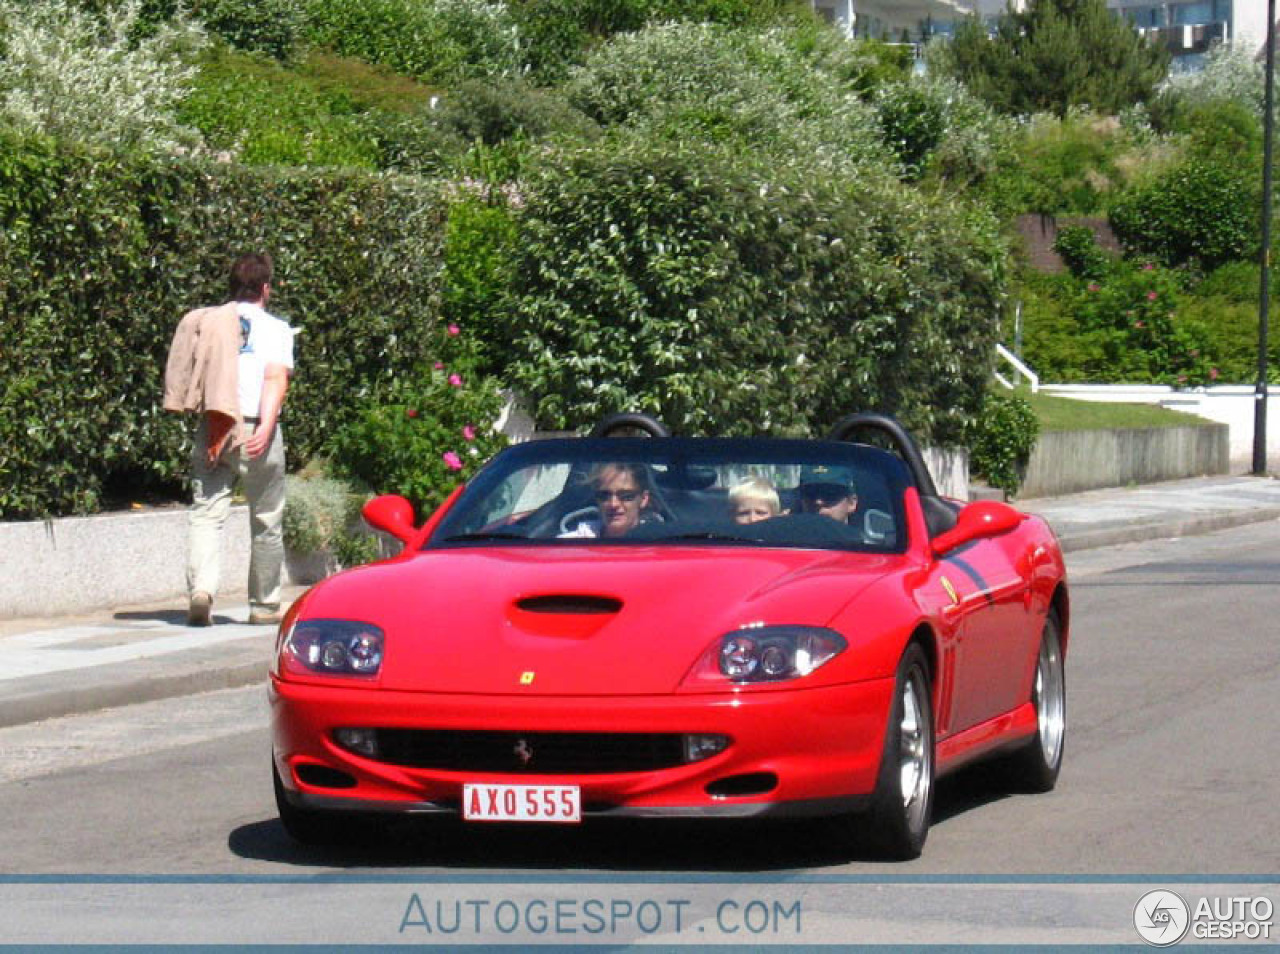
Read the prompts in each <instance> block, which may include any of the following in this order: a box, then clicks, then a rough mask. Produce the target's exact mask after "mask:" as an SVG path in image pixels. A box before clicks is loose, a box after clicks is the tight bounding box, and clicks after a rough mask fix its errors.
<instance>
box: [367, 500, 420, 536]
mask: <svg viewBox="0 0 1280 954" xmlns="http://www.w3.org/2000/svg"><path fill="white" fill-rule="evenodd" d="M360 516H362V517H364V520H365V523H367V524H368V525H369V526H371V527H373V529H375V530H382V531H383V532H385V533H389V534H391V535H392V536H393V537H395V538H396V539H397V540H400V541H402V542H404V543H408V542H409V539H410V538H411V537H412V536H413V535H414V533H416V532H417V531H416V530H415V529H414V526H413V504H411V503H409V501H407V500H405V499H404V498H403V497H400V496H397V495H396V494H383V495H382V496H381V497H374V498H373V499H372V500H370V501H369V502H368V503H367V504H365V505H364V507H363V508H362V509H361V511H360Z"/></svg>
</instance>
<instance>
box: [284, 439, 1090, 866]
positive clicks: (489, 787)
mask: <svg viewBox="0 0 1280 954" xmlns="http://www.w3.org/2000/svg"><path fill="white" fill-rule="evenodd" d="M620 425H628V426H631V427H639V428H641V429H642V430H647V431H648V432H649V433H651V434H653V435H654V436H652V437H611V436H607V435H608V434H609V433H610V432H612V431H613V430H614V429H615V428H616V427H618V426H620ZM864 437H866V438H868V442H866V443H864V442H861V440H860V439H862V438H864ZM886 448H887V449H886ZM365 517H366V519H367V520H368V522H369V523H370V524H372V525H374V526H375V527H378V528H380V529H382V530H384V531H387V532H389V533H391V534H393V535H394V536H396V537H398V538H399V539H401V540H403V541H404V550H403V552H402V553H401V554H400V555H399V556H397V557H394V558H393V559H390V560H385V561H383V562H380V563H376V564H372V565H370V566H364V567H359V568H357V569H353V570H350V571H347V572H345V573H340V574H338V575H337V576H334V577H331V578H330V579H328V580H325V581H324V582H323V583H321V584H319V585H318V586H316V587H314V588H313V589H311V590H310V591H309V592H307V593H306V594H305V595H304V596H303V597H302V598H301V599H299V600H298V601H297V602H296V603H295V604H294V605H293V607H292V609H291V610H290V612H289V614H288V616H287V617H286V619H285V620H284V622H283V624H282V626H281V629H280V636H279V640H278V647H277V653H276V658H275V660H274V663H273V667H272V673H271V687H270V695H271V705H272V712H273V737H274V738H273V741H274V752H273V769H274V775H275V790H276V800H277V804H278V806H279V812H280V818H281V821H282V822H283V824H284V826H285V828H286V829H287V831H288V832H289V834H290V835H292V836H293V837H294V838H296V839H299V840H301V841H304V842H315V841H327V840H331V839H334V838H337V837H340V836H341V835H342V833H343V831H344V829H345V828H346V827H347V826H348V824H349V823H350V822H351V821H352V820H353V818H355V817H361V818H364V817H367V814H368V813H373V812H411V813H440V814H445V815H452V816H456V817H459V818H461V819H463V820H464V821H465V823H466V824H483V823H489V822H511V823H532V824H542V825H559V824H574V823H579V822H582V821H584V820H588V819H591V818H593V817H597V816H638V817H664V818H671V817H683V818H706V817H713V816H723V817H748V816H752V817H756V816H804V815H823V816H830V817H831V818H832V821H833V827H834V829H835V831H836V832H838V833H843V834H845V835H847V836H850V837H851V839H856V840H857V841H856V843H858V844H867V843H868V840H870V841H871V842H873V843H875V844H876V845H877V846H878V848H879V849H880V850H881V851H882V853H883V854H884V855H886V856H887V857H892V858H912V857H915V856H917V855H919V854H920V851H921V849H922V848H923V846H924V842H925V837H926V835H927V833H928V829H929V820H930V812H931V809H932V805H933V794H934V782H935V779H936V778H937V777H938V776H939V775H940V774H942V773H944V772H949V771H952V770H953V769H955V768H957V767H959V766H961V765H964V764H966V763H968V762H971V761H973V760H975V759H979V758H985V757H990V756H999V757H1000V758H1002V759H1004V760H1005V762H1006V763H1007V765H1008V767H1009V768H1010V770H1011V778H1012V780H1013V781H1014V783H1015V784H1016V785H1017V786H1018V787H1019V788H1021V789H1023V790H1035V791H1047V790H1048V789H1050V788H1052V787H1053V785H1054V783H1055V781H1056V779H1057V776H1058V771H1059V768H1060V767H1061V765H1062V754H1063V743H1064V738H1065V733H1066V691H1065V681H1064V659H1065V656H1066V650H1067V634H1068V623H1069V607H1068V594H1067V581H1066V574H1065V568H1064V565H1063V560H1062V554H1061V551H1060V549H1059V546H1058V543H1057V540H1056V539H1055V537H1054V535H1053V533H1052V531H1051V530H1050V529H1049V527H1048V526H1047V525H1046V524H1045V523H1044V522H1043V521H1042V520H1040V519H1039V518H1037V517H1034V516H1028V515H1026V514H1023V513H1020V512H1019V511H1017V510H1015V509H1013V508H1012V507H1010V506H1007V505H1005V504H1003V503H997V502H994V501H980V502H975V503H970V504H968V505H963V504H961V503H959V502H956V501H952V500H948V499H945V498H943V497H940V496H939V495H938V494H937V492H936V491H935V489H934V484H933V481H932V479H931V478H930V475H929V472H928V470H927V468H926V467H925V464H924V462H923V459H922V457H921V455H920V453H919V450H918V448H917V446H916V444H915V443H914V441H913V440H912V439H911V437H910V436H909V435H908V434H907V433H906V432H905V431H904V430H903V429H902V428H901V427H900V426H899V425H898V424H897V422H895V421H893V420H892V419H890V418H886V417H882V416H879V415H869V414H861V415H853V416H851V417H850V418H847V419H846V420H845V421H842V422H841V423H840V425H838V426H837V428H836V429H835V431H833V433H832V435H831V437H830V438H829V439H827V440H785V439H764V438H760V439H746V438H742V439H738V438H681V437H672V436H670V435H669V434H668V433H667V432H666V430H665V429H664V428H662V426H661V425H660V424H658V423H657V422H655V421H653V420H652V419H651V418H646V417H644V416H642V415H617V416H615V418H611V419H610V420H609V421H608V422H606V423H605V424H603V425H602V426H601V427H598V428H597V429H596V432H593V435H592V436H591V437H586V438H577V439H565V440H547V441H535V442H530V443H526V444H520V445H517V446H513V447H510V448H508V449H506V450H504V451H503V452H501V453H500V454H498V455H497V456H496V457H495V458H494V459H493V460H492V461H491V462H490V463H489V464H488V465H487V466H486V467H485V468H484V469H483V470H481V471H480V473H478V474H477V475H476V477H475V478H474V479H473V480H472V481H471V482H470V483H469V484H467V485H466V486H465V487H461V488H459V489H458V490H457V491H455V493H454V494H453V496H451V497H450V498H449V499H448V500H447V501H446V502H445V503H444V504H443V505H442V506H441V507H440V508H439V509H438V510H437V511H436V513H435V514H433V515H432V516H431V517H430V519H428V520H427V521H426V522H425V523H424V524H422V525H421V526H417V527H416V526H415V525H414V515H413V510H412V508H411V507H410V505H409V503H408V502H407V501H405V500H404V499H402V498H397V497H379V498H377V499H375V500H373V501H371V502H370V503H369V504H368V505H367V506H366V508H365Z"/></svg>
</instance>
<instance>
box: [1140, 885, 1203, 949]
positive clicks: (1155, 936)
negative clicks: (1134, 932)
mask: <svg viewBox="0 0 1280 954" xmlns="http://www.w3.org/2000/svg"><path fill="white" fill-rule="evenodd" d="M1190 924H1191V909H1190V908H1188V907H1187V902H1185V901H1183V900H1182V898H1180V897H1179V896H1178V895H1176V894H1174V893H1173V892H1172V891H1166V890H1164V889H1163V888H1160V889H1158V890H1156V891H1148V892H1147V893H1146V894H1144V895H1143V896H1142V897H1141V898H1139V899H1138V903H1137V905H1136V906H1135V907H1134V909H1133V926H1134V927H1136V928H1137V929H1138V934H1140V935H1141V936H1142V939H1143V940H1144V941H1146V942H1147V943H1148V944H1154V945H1155V946H1156V947H1168V946H1169V945H1170V944H1177V943H1178V942H1179V941H1181V940H1182V939H1183V938H1184V937H1185V936H1186V933H1187V928H1188V927H1189V926H1190Z"/></svg>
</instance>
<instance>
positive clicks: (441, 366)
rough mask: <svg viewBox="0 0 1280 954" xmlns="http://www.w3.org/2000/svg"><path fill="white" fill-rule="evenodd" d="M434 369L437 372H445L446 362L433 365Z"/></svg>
mask: <svg viewBox="0 0 1280 954" xmlns="http://www.w3.org/2000/svg"><path fill="white" fill-rule="evenodd" d="M432 367H433V368H435V369H436V370H437V371H443V370H444V362H443V361H437V362H436V363H435V364H433V365H432Z"/></svg>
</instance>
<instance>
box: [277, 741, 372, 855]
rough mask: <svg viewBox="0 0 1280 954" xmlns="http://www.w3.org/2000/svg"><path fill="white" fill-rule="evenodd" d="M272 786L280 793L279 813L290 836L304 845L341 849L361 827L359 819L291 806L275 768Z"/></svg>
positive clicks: (281, 822)
mask: <svg viewBox="0 0 1280 954" xmlns="http://www.w3.org/2000/svg"><path fill="white" fill-rule="evenodd" d="M271 782H272V787H273V788H274V789H275V793H276V812H277V813H278V814H279V815H280V824H281V825H283V826H284V830H285V832H286V834H288V836H289V837H290V838H292V839H293V840H294V841H296V842H299V843H300V844H303V845H320V846H323V845H341V844H345V843H347V842H349V841H351V840H352V838H353V836H354V835H355V829H356V827H357V826H358V825H359V821H358V820H357V819H356V818H353V817H350V816H349V815H347V814H346V813H343V812H327V811H322V810H317V809H313V808H299V807H298V806H296V805H294V804H292V803H290V801H289V798H288V795H287V794H286V793H285V789H284V783H283V782H281V781H280V773H279V772H278V771H277V770H276V766H275V760H274V759H273V760H272V765H271Z"/></svg>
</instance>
